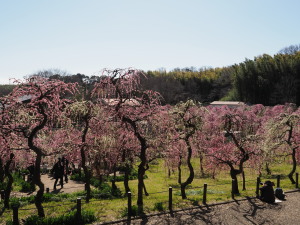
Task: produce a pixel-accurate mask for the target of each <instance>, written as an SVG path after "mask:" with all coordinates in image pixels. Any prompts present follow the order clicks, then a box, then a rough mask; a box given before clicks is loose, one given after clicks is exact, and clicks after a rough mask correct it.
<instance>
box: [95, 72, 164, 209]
mask: <svg viewBox="0 0 300 225" xmlns="http://www.w3.org/2000/svg"><path fill="white" fill-rule="evenodd" d="M104 75H105V77H106V79H103V80H101V81H100V82H99V83H98V84H97V85H96V86H95V89H94V90H93V93H94V95H95V96H98V99H99V101H102V102H104V105H106V107H107V109H108V110H109V111H110V115H111V116H112V118H113V119H114V120H117V121H118V120H119V121H120V122H121V123H122V124H123V127H124V128H125V129H124V130H123V132H125V133H128V132H129V133H132V134H133V135H134V136H135V138H136V139H137V141H138V143H139V150H138V158H139V160H140V164H139V166H138V198H137V205H138V208H139V212H143V190H144V189H145V184H144V175H145V172H146V170H147V169H148V168H149V167H148V163H149V160H148V158H147V153H148V148H149V142H150V140H151V139H150V138H149V129H150V127H151V123H152V120H151V117H152V116H153V115H154V114H155V113H157V112H158V111H159V109H160V107H159V106H160V95H159V94H158V93H156V92H153V91H147V90H142V89H141V87H140V76H143V75H142V73H141V72H140V71H137V70H132V69H116V70H113V71H111V70H104Z"/></svg>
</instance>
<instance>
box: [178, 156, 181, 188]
mask: <svg viewBox="0 0 300 225" xmlns="http://www.w3.org/2000/svg"><path fill="white" fill-rule="evenodd" d="M181 163H182V161H181V157H180V158H179V163H178V184H181Z"/></svg>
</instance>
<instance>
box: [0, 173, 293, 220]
mask: <svg viewBox="0 0 300 225" xmlns="http://www.w3.org/2000/svg"><path fill="white" fill-rule="evenodd" d="M280 181H281V179H280V176H279V175H278V176H277V177H276V187H280ZM295 181H296V183H295V188H296V189H298V188H299V174H298V173H296V179H295ZM241 182H242V183H243V185H244V184H245V183H250V182H252V184H253V186H254V184H256V186H255V188H250V189H247V190H248V191H249V190H250V191H255V192H253V194H254V193H255V195H256V197H259V188H260V185H261V180H260V177H257V179H256V180H249V181H247V182H245V181H241ZM241 182H237V180H234V179H233V180H232V181H231V183H229V182H228V183H223V184H214V185H209V184H207V183H205V184H204V185H203V186H196V187H188V188H186V190H191V189H194V190H196V189H200V190H199V191H198V192H197V193H198V197H200V199H201V200H202V204H203V205H207V202H208V200H207V196H208V194H209V193H210V190H212V189H211V187H217V186H224V185H229V184H231V190H230V191H223V192H222V193H223V194H224V193H227V194H228V193H229V192H230V194H231V198H232V199H235V196H237V195H239V191H238V190H236V187H237V185H238V183H241ZM254 182H256V183H254ZM174 189H175V190H176V189H179V188H178V187H175V188H173V187H169V188H168V190H166V191H159V192H153V193H149V195H151V196H152V197H153V195H154V196H155V195H159V194H166V193H168V194H166V195H164V196H166V198H167V200H166V201H161V203H164V204H166V205H167V207H168V210H169V211H170V212H173V210H174ZM3 193H4V192H3V190H1V201H2V200H3V199H4V194H3ZM95 196H97V194H96V195H94V197H95ZM98 196H99V197H100V196H101V194H99V195H98ZM133 197H136V195H133V194H132V193H131V192H128V193H127V219H128V220H130V219H131V217H132V216H133V212H132V198H133ZM85 198H86V196H78V197H77V198H76V202H70V203H65V204H55V205H51V206H44V208H55V207H64V206H70V205H73V206H74V204H76V207H73V209H77V212H76V217H77V219H78V220H81V212H82V205H83V204H89V203H84V202H82V199H85ZM154 198H155V197H154ZM97 201H102V200H101V199H99V200H97V199H96V200H93V201H90V202H97ZM177 204H178V203H177ZM73 209H72V210H73ZM19 210H20V211H30V210H36V208H29V209H26V208H19V207H17V206H13V207H12V211H13V223H14V224H19V222H18V221H19V217H18V211H19Z"/></svg>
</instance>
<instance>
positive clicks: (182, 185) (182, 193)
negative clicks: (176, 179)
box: [180, 139, 195, 199]
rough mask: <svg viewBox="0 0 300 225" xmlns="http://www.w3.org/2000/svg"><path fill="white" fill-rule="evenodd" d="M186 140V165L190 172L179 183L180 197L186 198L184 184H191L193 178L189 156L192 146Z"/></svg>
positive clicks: (190, 155) (190, 156)
mask: <svg viewBox="0 0 300 225" xmlns="http://www.w3.org/2000/svg"><path fill="white" fill-rule="evenodd" d="M185 141H186V144H187V147H188V157H187V165H188V168H189V171H190V174H189V177H188V178H187V180H186V181H185V182H184V183H182V184H181V186H180V188H181V197H182V199H186V198H187V197H186V193H185V188H186V186H188V185H189V184H191V183H192V182H193V180H194V175H195V174H194V168H193V166H192V163H191V158H192V147H191V145H190V143H189V141H188V139H186V140H185Z"/></svg>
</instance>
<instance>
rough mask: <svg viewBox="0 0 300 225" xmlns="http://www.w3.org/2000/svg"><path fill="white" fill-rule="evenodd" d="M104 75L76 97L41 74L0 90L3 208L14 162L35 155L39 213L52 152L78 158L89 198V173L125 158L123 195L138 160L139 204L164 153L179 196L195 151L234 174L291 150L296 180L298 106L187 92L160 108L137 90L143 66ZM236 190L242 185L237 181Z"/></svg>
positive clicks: (108, 169) (72, 89)
mask: <svg viewBox="0 0 300 225" xmlns="http://www.w3.org/2000/svg"><path fill="white" fill-rule="evenodd" d="M103 75H104V76H103V79H101V80H100V81H99V82H97V83H96V84H95V85H94V88H93V90H92V91H91V92H90V91H87V92H85V93H84V94H83V95H82V96H81V98H78V92H77V88H76V84H72V83H64V82H62V81H58V80H51V79H45V78H41V77H31V78H30V79H28V80H26V81H24V82H22V83H21V82H20V83H19V85H18V86H17V87H16V88H15V89H14V90H13V92H12V93H10V94H9V95H8V96H6V97H3V98H1V101H0V102H1V111H0V117H1V120H0V121H1V122H0V142H1V148H0V182H3V181H4V179H6V180H7V181H8V182H7V184H6V190H5V192H6V194H5V198H6V199H5V207H9V195H10V192H11V187H12V183H13V178H12V176H11V172H10V167H11V165H12V164H14V165H18V166H19V167H25V166H27V165H28V164H29V163H34V166H35V170H34V176H33V182H34V184H35V185H37V187H38V191H37V194H36V197H35V205H36V207H37V210H38V215H39V216H40V217H44V216H45V213H44V208H43V206H42V198H43V194H44V191H45V187H44V184H43V182H42V181H41V170H40V168H41V163H42V162H51V161H53V160H55V157H56V156H57V155H64V156H66V157H67V158H68V160H69V161H70V162H73V163H79V164H81V166H82V168H83V171H84V174H85V178H86V187H87V198H86V200H87V201H89V199H90V194H91V189H90V179H91V177H92V176H101V175H103V174H106V173H112V172H116V170H117V169H118V168H119V167H120V166H122V167H123V168H125V178H127V179H125V181H124V187H125V190H126V193H127V192H128V191H130V187H129V184H128V174H129V170H130V168H132V167H134V166H135V165H137V166H138V194H137V195H138V198H137V205H138V207H139V210H140V211H143V195H144V194H146V195H147V194H148V193H147V190H146V186H145V183H144V175H145V173H146V171H147V170H148V169H149V166H151V165H150V162H151V161H153V160H154V159H157V158H163V159H164V160H165V164H166V165H167V166H168V168H169V170H170V171H171V170H173V171H178V183H179V184H180V186H181V195H182V198H186V193H185V189H186V187H187V186H188V185H189V184H191V183H192V182H193V179H194V174H195V172H194V167H193V164H192V162H191V160H192V158H193V157H197V158H199V160H200V165H201V171H202V173H203V174H204V173H208V172H210V171H218V170H224V169H227V170H228V171H229V172H230V176H231V178H232V179H237V175H238V174H241V173H242V172H243V169H244V167H245V164H247V165H249V166H252V167H253V168H255V169H257V171H258V173H260V172H261V171H262V169H263V168H264V167H265V166H268V164H269V163H271V162H272V161H274V160H277V159H278V158H281V159H282V158H283V157H288V159H290V160H291V162H292V169H291V172H290V174H289V178H290V179H291V182H293V183H294V182H295V181H294V180H293V174H294V173H295V171H296V165H297V161H298V158H299V156H300V155H299V153H298V151H297V149H298V148H299V141H300V126H299V121H300V120H299V118H300V110H299V109H298V108H297V107H295V106H294V105H288V104H287V105H280V106H275V107H264V106H263V105H254V106H251V107H250V106H246V107H238V108H232V109H231V108H228V107H210V106H208V107H203V106H201V104H200V103H197V102H194V101H191V100H190V101H187V102H184V103H179V104H177V105H176V106H169V105H165V106H162V105H161V104H160V101H161V96H160V95H159V93H157V92H153V91H149V90H142V89H141V88H140V79H141V76H143V74H142V73H141V72H140V71H137V70H131V69H124V70H123V69H116V70H113V71H110V70H104V71H103ZM74 96H76V98H75V97H74ZM183 162H186V164H187V166H188V169H189V174H188V176H187V179H186V180H182V176H181V166H182V163H183ZM235 192H236V193H238V192H239V190H238V186H237V182H236V187H235Z"/></svg>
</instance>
